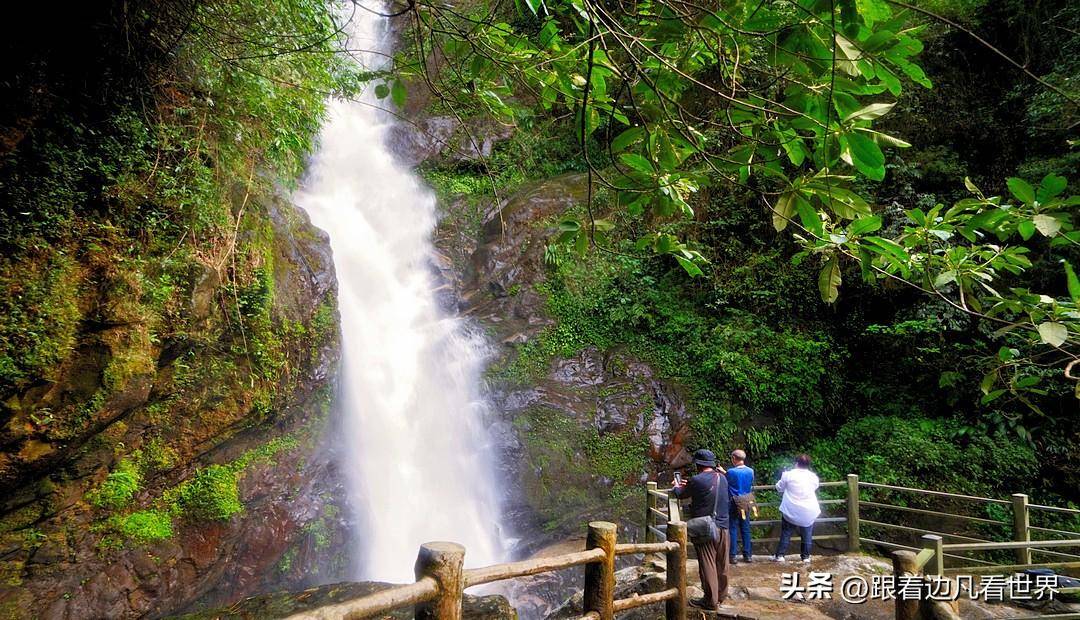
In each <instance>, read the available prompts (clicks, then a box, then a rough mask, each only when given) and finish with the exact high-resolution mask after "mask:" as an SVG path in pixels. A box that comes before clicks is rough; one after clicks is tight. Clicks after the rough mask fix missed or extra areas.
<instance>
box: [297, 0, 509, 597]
mask: <svg viewBox="0 0 1080 620" xmlns="http://www.w3.org/2000/svg"><path fill="white" fill-rule="evenodd" d="M368 7H369V8H370V9H372V10H379V8H380V7H377V6H375V4H374V3H372V4H369V5H368ZM388 34H389V33H388V32H387V20H386V19H384V18H382V17H379V16H378V15H376V14H375V13H373V12H372V11H369V10H364V9H362V8H361V9H360V10H357V11H355V13H354V14H353V20H352V24H351V34H350V40H349V47H350V48H352V49H356V48H361V49H366V50H370V51H367V52H363V53H358V54H356V57H357V60H358V62H361V63H363V64H364V65H365V67H366V68H367V69H373V68H377V67H378V66H379V65H380V64H381V63H382V62H384V60H383V58H385V57H384V56H382V55H381V52H386V51H388V50H389V49H390V45H389V43H390V42H389V41H388V38H389V37H388ZM371 90H373V88H370V87H369V88H368V91H371ZM380 104H381V102H379V101H377V100H376V99H375V98H374V97H373V96H371V94H370V92H369V93H366V94H365V95H364V96H363V97H362V98H361V99H360V100H359V101H346V100H333V101H330V102H329V115H328V118H327V121H326V123H325V124H324V126H323V127H322V131H321V134H320V138H319V145H318V150H317V152H316V153H315V156H314V158H313V160H312V162H311V165H310V167H309V170H308V174H307V176H306V178H305V180H304V182H303V184H302V187H301V189H300V191H299V192H298V193H297V194H296V196H295V199H296V202H297V203H298V204H299V205H300V206H301V207H302V208H303V209H304V210H305V211H307V213H308V214H309V215H310V217H311V220H312V222H313V223H314V224H315V225H316V226H318V227H319V228H321V229H323V230H325V231H326V232H327V233H328V234H329V235H330V245H331V248H332V250H333V254H334V266H335V268H336V270H337V278H338V306H339V308H340V312H341V333H342V348H343V362H342V374H341V384H342V385H341V387H342V389H341V395H340V402H339V403H338V404H337V406H338V408H339V409H340V411H341V412H342V415H343V416H344V419H343V429H344V437H342V438H341V439H342V440H343V442H344V444H345V452H346V455H347V458H346V460H347V463H348V468H349V472H348V475H349V481H350V492H351V498H350V500H351V503H352V504H353V505H354V506H356V507H357V508H358V509H359V511H360V512H361V514H360V515H359V516H360V518H361V522H362V523H363V528H362V529H363V532H362V533H361V534H360V535H358V536H356V538H357V539H358V547H359V548H358V549H357V550H356V553H354V554H353V555H354V557H355V558H356V559H357V561H356V566H357V570H356V578H362V579H379V580H389V581H411V580H412V578H413V574H412V571H413V560H414V558H415V557H416V556H415V553H416V549H417V548H418V547H419V545H420V544H421V543H423V542H426V541H431V540H450V541H455V542H459V543H461V544H463V545H465V548H466V555H465V562H466V565H471V566H477V565H484V564H491V563H494V562H497V561H499V560H500V559H501V556H502V553H501V550H500V548H499V545H498V543H497V541H496V539H495V536H494V535H493V533H494V529H495V528H494V527H493V525H494V524H493V521H495V520H496V519H497V515H498V506H497V500H496V497H497V494H496V490H495V488H494V479H495V476H494V475H493V474H492V471H493V463H492V459H490V457H489V454H488V453H489V450H488V446H487V435H486V432H485V428H484V425H483V420H482V416H483V408H484V402H483V399H482V397H481V395H480V393H479V388H480V380H481V378H480V373H481V371H482V369H483V368H482V364H483V359H484V355H485V351H484V342H483V340H482V339H480V338H479V337H477V336H476V335H475V334H474V333H471V332H470V331H469V330H468V329H467V326H466V325H464V324H463V322H462V321H461V320H460V319H458V318H455V317H448V316H444V315H443V314H442V313H441V311H440V308H439V306H438V303H437V301H436V297H435V293H434V290H433V289H434V284H433V279H432V276H431V270H430V265H431V259H432V253H433V249H432V245H431V232H432V228H433V227H434V225H435V201H434V198H433V196H432V195H431V193H430V192H429V191H428V190H427V189H426V188H424V187H423V186H422V185H421V184H420V183H419V181H418V180H417V179H416V178H415V177H414V176H413V175H412V174H411V173H410V172H409V171H408V170H407V169H405V168H403V167H402V166H400V165H399V164H398V163H397V162H396V161H395V160H394V158H393V156H392V154H391V153H390V151H389V150H388V148H387V145H386V142H385V141H386V134H387V129H388V128H389V124H390V123H391V122H392V117H390V116H389V115H387V114H386V113H384V112H380V111H379V110H378V105H380Z"/></svg>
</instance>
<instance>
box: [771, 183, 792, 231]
mask: <svg viewBox="0 0 1080 620" xmlns="http://www.w3.org/2000/svg"><path fill="white" fill-rule="evenodd" d="M794 214H795V195H794V193H792V192H784V193H783V194H782V195H781V196H780V199H779V200H777V201H776V206H775V207H773V214H772V225H773V228H775V229H776V230H777V232H779V231H781V230H784V229H785V228H787V225H788V221H790V220H791V216H792V215H794Z"/></svg>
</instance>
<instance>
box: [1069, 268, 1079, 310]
mask: <svg viewBox="0 0 1080 620" xmlns="http://www.w3.org/2000/svg"><path fill="white" fill-rule="evenodd" d="M1065 283H1066V284H1067V285H1068V288H1069V297H1072V300H1073V303H1076V304H1080V279H1077V278H1076V272H1075V271H1073V268H1072V265H1070V264H1069V262H1068V261H1065Z"/></svg>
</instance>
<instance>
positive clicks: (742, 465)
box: [727, 450, 754, 564]
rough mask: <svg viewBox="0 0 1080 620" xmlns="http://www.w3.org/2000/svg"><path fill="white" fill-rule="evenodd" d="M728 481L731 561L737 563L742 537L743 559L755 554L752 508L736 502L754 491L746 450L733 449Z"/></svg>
mask: <svg viewBox="0 0 1080 620" xmlns="http://www.w3.org/2000/svg"><path fill="white" fill-rule="evenodd" d="M727 481H728V493H729V494H730V495H731V502H730V506H731V514H730V518H729V519H728V529H729V531H730V532H731V534H730V537H731V547H730V549H731V563H732V564H734V563H735V556H736V555H737V552H738V548H739V539H740V538H741V539H742V556H743V560H744V561H746V562H750V561H751V560H752V559H753V556H754V554H753V552H752V551H751V549H750V509H749V508H743V509H740V508H739V505H738V504H737V503H736V502H735V498H736V497H739V496H740V495H747V494H749V493H753V492H754V470H753V469H751V468H750V467H747V466H746V452H743V451H742V450H734V451H732V453H731V467H729V468H728V470H727Z"/></svg>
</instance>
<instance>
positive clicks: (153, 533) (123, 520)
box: [115, 510, 173, 544]
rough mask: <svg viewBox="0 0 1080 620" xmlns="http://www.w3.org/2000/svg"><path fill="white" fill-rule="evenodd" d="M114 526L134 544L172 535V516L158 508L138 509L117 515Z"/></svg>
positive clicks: (162, 538)
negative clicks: (123, 514)
mask: <svg viewBox="0 0 1080 620" xmlns="http://www.w3.org/2000/svg"><path fill="white" fill-rule="evenodd" d="M115 527H116V528H117V529H118V530H119V531H120V533H121V534H123V535H124V537H125V538H127V539H129V540H131V541H132V542H134V543H136V544H146V543H152V542H155V541H159V540H164V539H166V538H171V537H172V535H173V528H172V517H170V516H169V515H168V513H165V512H161V511H159V510H140V511H138V512H133V513H131V514H129V515H127V516H124V517H119V518H117V521H116V523H115Z"/></svg>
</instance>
